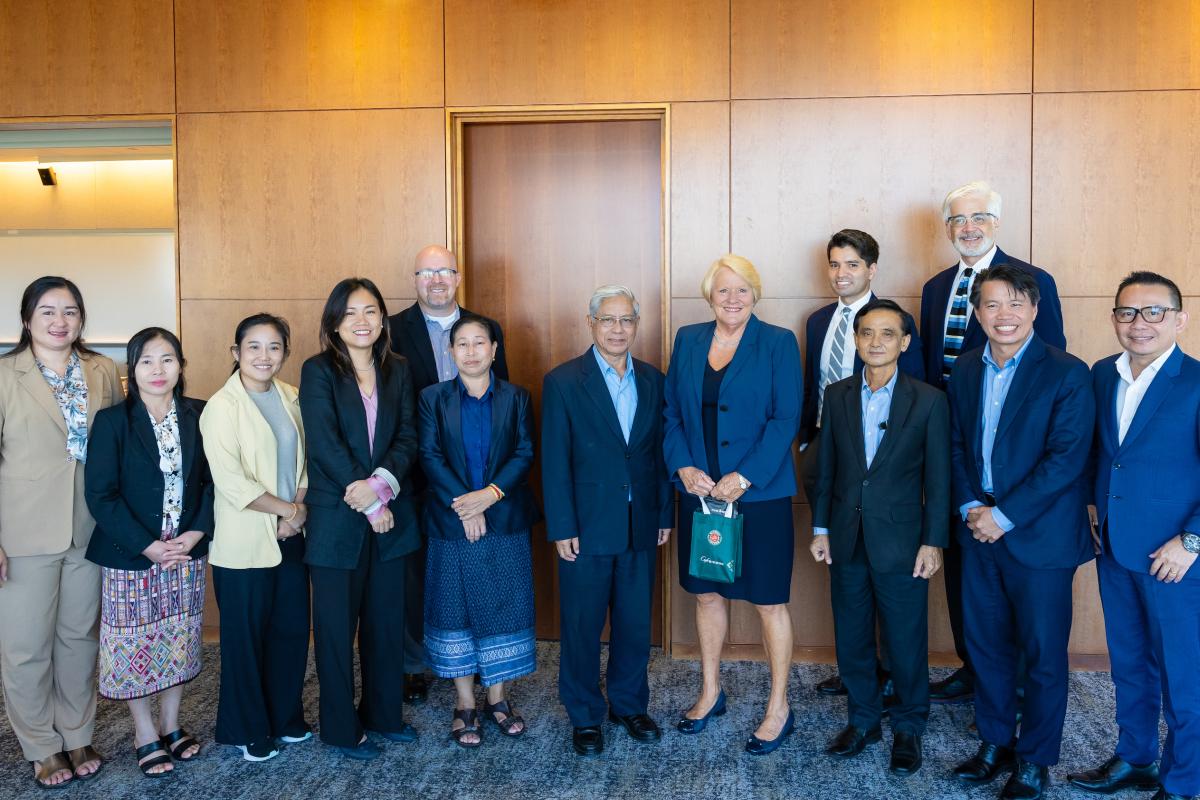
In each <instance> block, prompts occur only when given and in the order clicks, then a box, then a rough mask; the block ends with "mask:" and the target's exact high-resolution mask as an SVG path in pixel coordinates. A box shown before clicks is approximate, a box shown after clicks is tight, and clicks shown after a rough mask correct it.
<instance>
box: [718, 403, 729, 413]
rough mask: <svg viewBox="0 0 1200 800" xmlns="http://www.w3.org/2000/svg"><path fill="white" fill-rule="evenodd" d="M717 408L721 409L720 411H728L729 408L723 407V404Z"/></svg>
mask: <svg viewBox="0 0 1200 800" xmlns="http://www.w3.org/2000/svg"><path fill="white" fill-rule="evenodd" d="M717 408H719V409H721V410H722V411H728V410H729V406H727V405H725V404H724V403H722V404H721V405H719V406H717Z"/></svg>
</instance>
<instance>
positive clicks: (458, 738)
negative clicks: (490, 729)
mask: <svg viewBox="0 0 1200 800" xmlns="http://www.w3.org/2000/svg"><path fill="white" fill-rule="evenodd" d="M455 720H461V721H462V723H463V726H462V727H461V728H457V729H456V728H454V727H453V726H454V721H455ZM450 725H451V728H450V738H452V739H454V743H455V744H457V745H458V746H459V747H465V748H466V749H468V750H473V749H474V748H476V747H479V745H481V744H483V731H482V730H480V728H479V713H478V712H477V711H476V710H475V709H473V708H456V709H454V716H453V717H452V718H451V720H450ZM468 733H473V734H475V735H476V736H477V737H478V740H477V741H474V742H464V741H463V737H464V736H466V735H467V734H468Z"/></svg>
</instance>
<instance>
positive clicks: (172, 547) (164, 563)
mask: <svg viewBox="0 0 1200 800" xmlns="http://www.w3.org/2000/svg"><path fill="white" fill-rule="evenodd" d="M203 538H204V532H203V531H184V532H183V533H181V534H179V535H178V536H176V537H175V538H174V539H171V540H170V541H166V542H164V541H163V540H162V539H156V540H155V541H153V542H151V543H150V544H149V545H147V546H146V548H145V549H144V550H142V555H144V556H145V557H146V558H148V559H150V560H151V561H153V562H154V563H155V564H158V565H159V566H161V567H170V566H173V565H175V564H182V563H183V562H185V561H191V560H192V557H191V555H189V554H190V553H191V551H192V548H193V547H195V546H196V544H197V543H198V542H199V541H200V540H201V539H203Z"/></svg>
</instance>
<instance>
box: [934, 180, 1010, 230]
mask: <svg viewBox="0 0 1200 800" xmlns="http://www.w3.org/2000/svg"><path fill="white" fill-rule="evenodd" d="M976 195H983V196H984V197H986V198H987V210H988V213H989V214H992V215H993V216H995V217H996V219H1000V193H999V192H997V191H996V190H995V189H993V188H992V187H991V186H990V185H988V183H987V181H971V182H970V183H965V184H963V185H962V186H960V187H958V188H957V189H953V190H951V192H950V194H948V195H946V199H945V200H943V201H942V222H945V221H946V220H948V219H950V204H951V203H953V202H954V201H955V200H957V199H958V198H960V197H974V196H976Z"/></svg>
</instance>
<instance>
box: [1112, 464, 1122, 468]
mask: <svg viewBox="0 0 1200 800" xmlns="http://www.w3.org/2000/svg"><path fill="white" fill-rule="evenodd" d="M1120 468H1121V465H1120V464H1113V469H1120Z"/></svg>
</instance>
